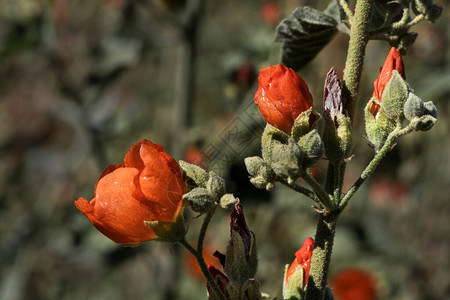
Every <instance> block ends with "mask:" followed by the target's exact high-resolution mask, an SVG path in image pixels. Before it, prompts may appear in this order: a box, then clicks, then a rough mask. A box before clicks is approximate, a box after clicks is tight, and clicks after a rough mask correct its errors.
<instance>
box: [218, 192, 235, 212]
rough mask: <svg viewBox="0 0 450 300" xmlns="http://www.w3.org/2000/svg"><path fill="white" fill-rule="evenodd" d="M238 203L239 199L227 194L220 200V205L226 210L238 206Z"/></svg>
mask: <svg viewBox="0 0 450 300" xmlns="http://www.w3.org/2000/svg"><path fill="white" fill-rule="evenodd" d="M237 201H238V199H237V198H235V197H234V196H233V194H225V195H223V196H222V197H221V198H220V200H219V205H220V207H222V208H224V209H231V208H233V207H234V206H235V205H236V202H237Z"/></svg>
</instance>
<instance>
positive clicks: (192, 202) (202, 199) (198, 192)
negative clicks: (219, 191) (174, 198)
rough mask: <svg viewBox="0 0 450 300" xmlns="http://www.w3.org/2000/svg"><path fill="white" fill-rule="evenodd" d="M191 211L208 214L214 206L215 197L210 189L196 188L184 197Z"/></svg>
mask: <svg viewBox="0 0 450 300" xmlns="http://www.w3.org/2000/svg"><path fill="white" fill-rule="evenodd" d="M183 199H185V200H186V201H187V202H188V203H189V206H190V207H191V209H192V210H193V211H195V212H198V213H201V214H202V213H206V212H208V211H209V210H210V209H211V207H212V206H213V204H214V202H215V201H214V195H212V194H211V192H210V191H209V190H208V189H205V188H195V189H193V190H192V191H190V192H189V193H187V194H184V195H183Z"/></svg>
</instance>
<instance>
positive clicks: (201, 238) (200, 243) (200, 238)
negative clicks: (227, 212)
mask: <svg viewBox="0 0 450 300" xmlns="http://www.w3.org/2000/svg"><path fill="white" fill-rule="evenodd" d="M216 207H217V205H214V207H213V208H212V209H211V210H210V211H208V213H207V214H206V216H205V218H204V219H203V224H202V228H201V229H200V234H199V235H198V241H197V251H198V252H199V253H203V241H204V240H205V236H206V230H207V229H208V226H209V223H210V222H211V218H212V216H213V214H214V212H215V211H216Z"/></svg>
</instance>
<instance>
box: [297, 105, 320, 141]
mask: <svg viewBox="0 0 450 300" xmlns="http://www.w3.org/2000/svg"><path fill="white" fill-rule="evenodd" d="M320 119H321V117H320V115H319V114H318V113H317V112H316V111H315V110H314V108H313V107H310V108H309V109H308V110H307V111H304V112H302V113H301V114H300V115H299V116H298V117H297V118H296V119H295V121H294V125H293V126H292V129H291V137H292V138H293V139H294V140H295V141H298V140H299V139H300V138H301V137H302V136H304V135H305V134H307V133H308V132H310V131H311V130H312V129H314V128H317V123H318V122H319V120H320Z"/></svg>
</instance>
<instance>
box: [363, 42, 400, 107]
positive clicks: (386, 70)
mask: <svg viewBox="0 0 450 300" xmlns="http://www.w3.org/2000/svg"><path fill="white" fill-rule="evenodd" d="M393 70H396V71H397V72H398V73H399V74H400V76H401V77H402V78H403V79H405V78H406V75H405V67H404V66H403V61H402V56H401V55H400V51H399V50H398V49H396V48H391V51H389V54H388V56H387V58H386V61H385V62H384V65H383V67H382V68H381V69H380V74H379V75H378V78H377V79H376V80H375V82H374V83H373V86H374V91H373V95H372V97H374V98H376V99H377V100H378V102H381V101H382V97H383V92H384V89H385V87H386V85H387V84H388V83H389V81H390V79H391V76H392V71H393ZM378 102H376V101H373V102H372V103H371V105H370V107H369V110H370V112H371V113H372V115H373V116H376V114H377V113H378V111H379V110H380V104H379V103H378Z"/></svg>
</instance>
